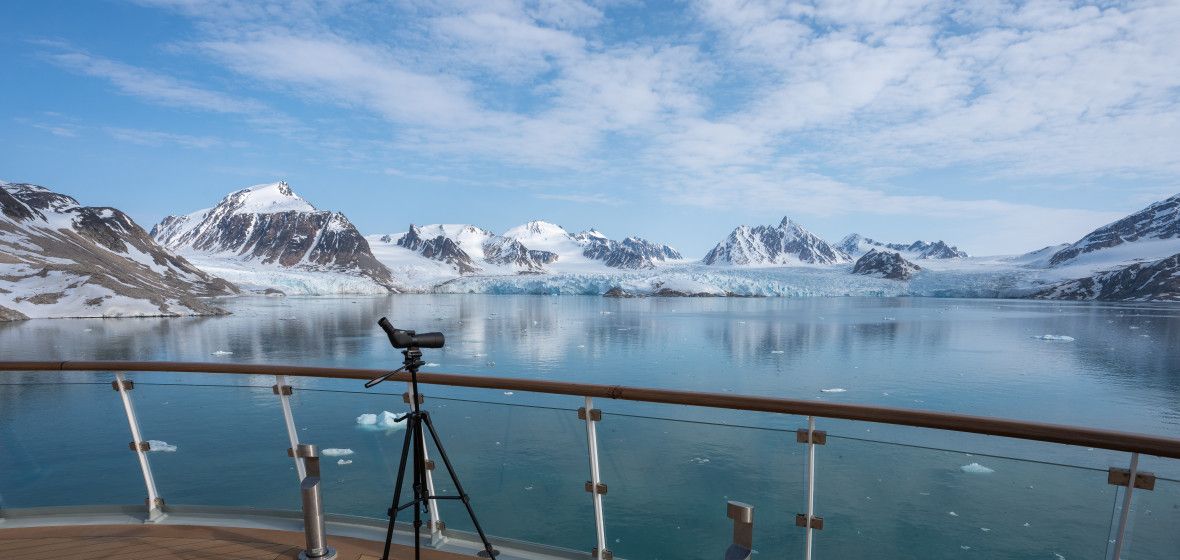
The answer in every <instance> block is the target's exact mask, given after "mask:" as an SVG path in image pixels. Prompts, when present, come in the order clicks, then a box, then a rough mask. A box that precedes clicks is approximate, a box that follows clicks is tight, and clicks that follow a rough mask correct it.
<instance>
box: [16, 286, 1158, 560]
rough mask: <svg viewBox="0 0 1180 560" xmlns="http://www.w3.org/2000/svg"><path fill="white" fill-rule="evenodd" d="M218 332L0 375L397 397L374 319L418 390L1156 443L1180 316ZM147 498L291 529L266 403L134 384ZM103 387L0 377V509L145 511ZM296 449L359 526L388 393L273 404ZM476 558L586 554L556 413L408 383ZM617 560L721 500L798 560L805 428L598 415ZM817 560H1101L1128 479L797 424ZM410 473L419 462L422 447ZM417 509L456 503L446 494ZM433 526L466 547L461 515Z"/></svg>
mask: <svg viewBox="0 0 1180 560" xmlns="http://www.w3.org/2000/svg"><path fill="white" fill-rule="evenodd" d="M222 303H223V305H224V306H225V307H226V308H227V309H229V310H230V311H232V314H231V315H228V316H224V317H190V318H142V319H58V320H31V321H24V322H17V323H7V324H0V359H3V360H168V361H202V362H223V363H266V364H290V365H301V366H303V365H315V366H340V367H364V368H377V369H386V370H392V369H394V368H397V367H398V366H399V365H400V363H401V359H402V357H401V355H400V354H399V353H398V352H397V351H396V350H395V349H394V348H392V347H391V346H390V344H389V342H388V340H387V339H386V337H385V335H384V333H383V332H382V331H381V330H380V329H379V328H378V327H377V320H378V319H379V318H381V317H388V318H389V319H390V320H391V321H392V322H393V323H394V324H395V325H396V326H398V327H399V328H407V329H415V330H418V331H420V332H427V331H440V332H442V333H444V335H445V336H446V345H445V346H444V347H443V348H441V349H427V350H425V351H424V354H425V355H424V360H425V361H426V362H427V366H425V367H424V368H423V369H422V371H424V372H446V373H459V374H466V375H482V376H489V377H504V378H523V379H545V380H556V381H573V382H585V383H597V384H604V385H624V386H633V387H654V388H665V389H680V390H690V391H702V392H709V393H718V394H727V395H754V396H771V397H783V398H791V399H805V400H814V401H817V402H825V401H826V402H837V403H858V404H871V405H880V406H890V407H900V408H906V409H917V410H931V411H944V412H956V413H965V414H974V415H983V416H992V417H1001V418H1012V419H1020V420H1030V421H1036V422H1049V423H1058V424H1068V425H1075V426H1085V427H1093V428H1102V429H1112V430H1121V431H1128V432H1136V433H1146V434H1155V435H1163V436H1169V437H1174V438H1175V437H1180V347H1178V346H1177V342H1178V341H1180V307H1177V306H1175V305H1163V304H1095V303H1068V302H1040V301H1016V300H965V299H938V298H902V297H899V298H636V299H612V298H602V297H593V296H507V295H480V294H453V295H451V294H448V295H394V296H382V297H361V296H339V297H336V296H333V297H307V298H299V297H247V298H237V299H231V300H226V301H224V302H222ZM128 377H129V378H130V379H132V380H134V382H135V389H134V390H133V391H132V392H131V397H132V399H133V403H134V407H135V410H136V412H137V414H138V417H139V418H138V419H139V423H140V426H141V427H142V429H143V433H144V437H145V438H147V439H150V440H154V442H155V443H153V447H154V450H153V451H152V452H150V453H149V458H150V462H151V466H152V469H153V472H154V474H155V478H156V482H157V485H158V488H159V491H160V494H161V495H162V497H163V498H164V499H165V501H166V502H167V503H168V504H170V505H174V506H179V505H193V506H224V507H235V508H252V509H260V510H267V509H287V510H295V509H298V507H299V492H298V480H297V475H296V473H295V469H294V466H293V463H292V460H291V459H290V458H288V457H287V454H286V449H287V447H288V446H289V443H288V436H287V432H286V430H285V427H284V420H283V415H282V411H281V408H280V403H279V399H278V397H276V396H275V395H274V393H273V392H272V390H271V385H274V384H275V378H274V377H271V376H242V375H208V374H170V373H130V374H128ZM111 379H112V375H111V374H109V373H84V372H83V373H58V372H3V373H0V517H2V516H3V512H4V510H10V509H20V508H38V507H51V506H78V505H123V504H127V505H133V504H142V500H143V498H144V496H145V491H144V486H143V478H142V476H141V474H140V471H139V468H138V464H137V461H136V459H135V455H134V454H133V453H131V452H129V451H128V449H127V442H128V441H130V438H131V436H130V433H129V429H128V423H127V419H126V416H125V414H124V412H123V408H122V404H121V401H120V399H119V397H118V395H117V394H116V393H115V392H114V391H113V390H112V388H111V385H110V381H111ZM290 383H291V384H292V385H294V386H295V391H294V394H293V395H292V397H291V403H292V407H293V415H294V419H295V424H296V431H297V433H298V437H299V439H300V440H301V441H303V442H306V443H313V444H316V445H318V446H319V447H320V448H321V449H322V450H324V457H323V460H322V462H323V470H324V481H325V483H326V484H325V488H324V503H325V508H326V510H327V511H328V512H329V513H333V514H343V515H351V516H360V517H368V518H374V519H382V518H384V517H385V512H386V509H387V508H388V507H389V505H390V503H389V502H390V499H391V496H392V493H393V480H394V477H395V475H396V471H397V463H398V458H399V453H400V450H401V447H402V442H403V438H404V433H405V432H404V427H403V426H404V423H403V424H394V425H392V426H389V427H385V426H379V425H373V424H364V423H358V419H361V420H362V421H363V419H364V417H363V416H362V415H367V414H378V415H380V414H381V413H383V412H385V411H390V412H392V413H394V414H397V415H400V414H402V413H404V412H405V409H406V405H405V403H404V402H403V400H402V396H401V394H402V393H403V392H404V391H405V390H406V387H405V385H404V384H401V383H384V384H382V385H379V386H377V387H376V388H374V389H371V390H367V389H365V388H364V387H363V382H361V381H352V380H322V379H307V378H290ZM422 390H423V393H424V395H425V405H424V406H425V409H426V410H428V411H429V412H430V413H431V416H432V418H433V421H434V424H435V425H436V426H437V428H438V432H439V436H440V439H441V440H442V442H443V443H444V445H445V447H446V451H447V453H448V455H449V457H450V459H451V461H452V463H453V465H454V468H455V471H456V474H457V476H458V478H459V480H460V481H461V482H462V484H463V487H464V488H465V490H466V491H467V493H468V494H469V495H470V497H471V503H472V505H473V508H474V510H475V512H476V514H477V516H478V518H479V520H480V522H481V524H482V525H483V527H484V529H485V530H487V531H488V532H489V533H490V534H492V535H495V536H498V537H504V538H511V539H517V540H524V541H531V542H537V543H541V544H546V545H551V546H557V547H563V548H568V549H573V550H578V551H583V552H586V553H589V552H590V550H591V549H592V548H593V547H595V546H596V536H595V523H594V510H593V507H592V499H591V495H590V494H588V493H587V492H586V490H585V488H584V486H585V482H586V481H587V480H589V479H590V474H589V461H588V452H587V435H586V427H585V423H584V422H583V421H580V420H579V419H578V416H577V409H578V408H579V407H582V406H585V404H586V403H585V401H584V399H583V398H580V397H573V396H559V395H544V394H535V393H526V392H520V391H503V390H488V389H463V388H452V387H442V386H431V385H424V386H423V388H422ZM593 406H595V407H596V408H599V409H601V410H602V411H603V418H602V420H601V421H600V422H598V423H597V424H596V428H597V437H598V452H599V457H600V462H601V471H602V476H601V478H602V481H603V483H605V484H606V485H607V493H606V494H605V495H604V496H603V505H604V518H605V528H606V531H605V532H606V539H607V545H608V548H609V549H611V550H612V552H613V553H614V555H615V557H618V558H629V559H684V558H701V559H710V558H720V557H722V556H723V555H724V552H725V549H726V547H727V546H728V545H729V543H730V538H731V532H732V525H731V521H730V520H729V519H727V517H726V502H727V501H729V500H736V501H740V502H744V503H747V504H749V505H751V506H753V507H754V545H755V546H754V548H755V556H754V557H755V558H802V557H803V550H804V546H805V545H804V538H805V530H804V529H802V528H799V527H797V526H796V524H795V521H796V515H797V514H800V513H804V512H806V508H807V495H808V494H807V492H808V485H807V479H806V465H807V461H806V459H807V452H808V448H807V446H806V445H804V444H800V443H798V442H797V440H796V430H797V429H800V428H805V427H807V423H808V419H807V418H806V417H799V416H790V415H780V414H766V413H752V412H738V411H729V410H719V409H711V408H701V407H687V406H677V405H658V404H649V403H633V402H626V401H617V400H611V399H595V400H594V402H593ZM814 420H815V424H816V429H818V430H823V431H825V432H826V435H827V441H826V443H825V444H824V445H819V446H816V447H815V466H814V469H815V479H814V482H815V488H814V504H815V506H814V507H815V509H814V512H815V515H817V516H820V517H823V519H824V527H823V529H822V530H817V531H815V532H814V547H815V549H814V554H815V557H816V558H875V559H903V558H931V559H935V558H989V559H992V558H1044V559H1046V560H1053V559H1056V558H1062V559H1068V560H1075V559H1090V558H1093V559H1102V558H1106V557H1107V556H1108V554H1109V553H1110V550H1111V548H1112V544H1111V540H1112V539H1113V529H1114V526H1115V524H1116V522H1117V520H1118V517H1119V514H1120V512H1121V507H1122V490H1120V489H1119V488H1118V487H1115V486H1112V485H1110V484H1108V483H1107V475H1108V469H1109V468H1110V467H1119V468H1127V466H1128V465H1129V463H1130V460H1131V458H1130V455H1129V454H1127V453H1120V452H1110V451H1104V450H1101V449H1090V448H1084V447H1075V446H1066V445H1058V444H1051V443H1038V442H1027V441H1020V440H1013V439H1008V438H997V437H988V436H980V435H970V434H960V433H954V432H945V431H938V430H929V429H919V428H905V427H897V426H888V425H881V424H873V423H865V422H852V421H841V420H832V419H826V418H816V419H814ZM430 451H431V453H432V454H437V449H435V448H434V447H433V446H432V447H431V448H430ZM1140 469H1141V470H1146V471H1150V472H1152V473H1153V474H1155V475H1156V485H1155V489H1154V490H1151V491H1147V490H1136V491H1135V492H1134V493H1133V498H1134V500H1133V502H1132V507H1131V510H1130V514H1129V519H1130V524H1129V533H1128V534H1129V535H1130V540H1129V544H1128V545H1127V548H1126V550H1125V552H1124V556H1123V557H1124V558H1145V559H1146V558H1175V557H1177V556H1178V555H1180V531H1176V528H1177V527H1180V461H1178V460H1165V459H1160V458H1155V457H1147V456H1144V457H1142V458H1141V459H1140ZM434 477H435V482H436V486H437V491H438V492H439V493H440V494H448V493H450V494H454V493H455V492H456V488H455V486H454V484H453V483H451V481H450V478H449V477H448V476H447V473H446V471H445V470H444V469H442V468H441V467H440V468H439V469H436V470H435V471H434ZM439 513H440V516H441V518H442V519H443V521H444V522H445V523H446V524H447V526H448V527H449V528H453V529H460V530H462V529H470V528H471V522H470V520H469V519H468V518H467V514H466V512H465V511H464V510H463V509H462V508H461V507H460V506H458V504H457V503H456V502H447V503H444V504H442V505H441V506H440V509H439Z"/></svg>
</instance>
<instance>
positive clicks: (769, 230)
mask: <svg viewBox="0 0 1180 560" xmlns="http://www.w3.org/2000/svg"><path fill="white" fill-rule="evenodd" d="M850 260H852V258H851V257H849V256H848V254H847V253H845V252H844V251H841V250H840V249H838V248H836V247H834V246H832V245H830V244H829V243H828V242H827V241H824V240H823V239H820V238H819V237H816V236H815V235H813V234H812V233H811V232H809V231H807V230H806V229H804V228H803V227H802V226H800V225H799V224H796V223H795V222H793V221H791V220H790V218H783V221H782V222H781V223H779V225H777V226H756V227H750V226H739V227H738V228H737V229H735V230H733V232H732V233H730V234H729V236H728V237H726V238H725V240H724V241H722V242H721V243H718V244H717V246H716V247H713V249H712V250H710V251H709V253H708V254H706V255H705V258H704V259H702V262H704V263H705V264H707V265H775V264H799V263H806V264H837V263H844V262H848V261H850Z"/></svg>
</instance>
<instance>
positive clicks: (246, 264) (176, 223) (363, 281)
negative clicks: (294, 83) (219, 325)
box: [152, 182, 397, 294]
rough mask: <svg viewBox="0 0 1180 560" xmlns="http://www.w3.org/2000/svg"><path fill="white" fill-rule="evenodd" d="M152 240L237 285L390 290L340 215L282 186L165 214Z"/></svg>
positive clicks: (386, 276) (295, 290)
mask: <svg viewBox="0 0 1180 560" xmlns="http://www.w3.org/2000/svg"><path fill="white" fill-rule="evenodd" d="M152 237H153V238H155V239H156V240H157V241H159V242H160V243H161V244H162V245H164V246H165V247H168V248H169V249H171V250H173V251H175V252H177V253H179V254H181V255H184V256H185V257H187V258H188V259H189V260H191V261H193V262H194V263H196V264H197V265H198V266H200V267H201V268H203V269H205V270H210V271H216V273H217V274H219V275H221V276H222V277H224V278H227V279H230V280H232V281H234V282H236V283H238V284H241V285H243V286H248V287H253V288H257V289H277V290H280V291H283V292H285V293H290V294H308V293H311V294H318V293H388V292H390V291H396V290H397V287H396V285H395V283H394V282H393V278H392V277H391V276H390V272H389V269H387V268H386V267H385V266H384V265H382V264H381V263H380V262H378V260H377V259H376V257H374V256H373V254H372V252H371V250H370V248H369V244H368V242H367V241H366V240H365V238H364V236H362V235H361V234H360V232H358V231H357V229H356V227H354V226H353V225H352V223H351V222H350V221H349V220H348V218H347V217H345V216H344V214H341V213H339V212H331V211H321V210H317V209H316V208H315V207H314V206H312V205H311V204H309V203H308V202H307V201H305V200H303V199H302V198H301V197H299V195H297V194H295V192H294V191H292V190H291V187H290V186H289V185H287V183H285V182H278V183H269V184H264V185H255V186H253V187H248V188H245V189H242V190H239V191H236V192H233V193H230V194H229V195H228V196H226V197H225V198H224V199H222V200H221V201H220V202H219V203H218V204H217V205H216V206H214V207H213V208H210V209H207V210H200V211H197V212H194V213H192V214H188V215H184V216H168V217H166V218H164V220H163V221H161V222H160V223H159V224H157V225H156V227H154V228H152Z"/></svg>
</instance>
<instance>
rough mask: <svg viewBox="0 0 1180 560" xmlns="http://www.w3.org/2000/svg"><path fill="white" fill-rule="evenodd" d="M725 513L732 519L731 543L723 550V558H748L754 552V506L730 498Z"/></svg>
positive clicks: (736, 559) (737, 559)
mask: <svg viewBox="0 0 1180 560" xmlns="http://www.w3.org/2000/svg"><path fill="white" fill-rule="evenodd" d="M725 515H726V516H728V517H729V518H730V519H732V520H733V543H732V544H730V545H729V548H727V549H726V550H725V560H750V558H751V557H752V556H753V554H754V506H751V505H749V504H743V503H742V502H735V501H733V500H730V501H729V502H728V503H726V504H725Z"/></svg>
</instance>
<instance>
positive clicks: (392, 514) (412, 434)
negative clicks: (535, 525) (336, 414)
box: [365, 318, 500, 560]
mask: <svg viewBox="0 0 1180 560" xmlns="http://www.w3.org/2000/svg"><path fill="white" fill-rule="evenodd" d="M378 324H380V325H381V327H382V328H383V329H385V332H386V334H388V335H389V340H390V342H391V343H392V344H393V345H394V347H395V348H405V350H402V355H403V356H405V361H404V362H403V365H402V367H401V368H400V369H398V370H396V371H393V372H390V373H389V374H386V375H384V376H382V377H378V378H375V379H372V380H370V381H369V382H368V383H365V388H370V387H373V386H374V385H376V384H378V383H381V382H382V381H385V380H387V379H389V378H390V377H393V375H394V374H396V373H399V372H402V371H408V372H410V412H409V413H408V414H406V415H405V416H403V417H402V419H401V420H398V421H399V422H401V421H402V420H405V421H406V422H408V424H407V425H406V438H405V441H404V442H403V443H402V455H401V460H400V461H399V463H398V467H397V481H396V482H395V483H394V484H395V486H394V487H393V503H392V504H391V505H390V507H389V529H388V530H387V531H386V532H385V553H384V554H383V555H382V556H381V558H382V560H389V548H390V545H391V544H392V543H393V527H394V524H395V523H396V521H397V514H398V513H399V512H401V511H402V510H404V509H406V508H413V509H414V560H419V559H420V557H421V554H422V513H423V512H426V513H429V511H430V507H431V506H430V502H431V500H434V501H437V500H460V501H462V502H463V506H464V507H466V508H467V515H469V516H471V523H472V524H473V525H475V531H476V532H477V533H479V540H480V542H482V543H483V548H484V549H483V550H482V551H480V552H479V554H478V555H479V556H481V557H484V558H495V557H496V555H497V554H499V553H500V551H498V550H495V549H493V548H492V545H491V543H489V542H488V538H487V536H486V535H484V533H483V528H482V527H480V525H479V520H478V519H476V518H475V510H473V509H472V508H471V499H470V498H469V497H468V496H467V492H465V491H464V490H463V485H462V484H460V483H459V477H458V476H457V475H456V474H455V469H454V468H453V467H452V466H451V460H450V458H448V457H447V451H446V449H444V448H443V444H442V441H440V440H439V438H438V432H437V431H435V429H434V423H433V422H431V421H430V413H429V412H426V411H425V410H422V409H421V407H420V406H419V401H418V399H419V397H418V368H419V367H421V366H423V365H425V362H423V361H422V350H421V349H420V348H419V345H418V336H421V337H422V340H424V341H427V340H430V341H433V340H434V339H432V338H427V337H429V336H430V335H432V334H438V337H437V346H435V345H434V344H429V343H427V344H429V346H430V347H435V348H438V347H442V334H441V333H426V334H423V335H415V333H414V331H404V330H397V329H394V328H393V326H392V325H390V324H389V321H388V320H386V319H385V318H382V319H381V321H380V322H379V323H378ZM423 425H425V426H426V429H427V430H429V431H430V439H431V440H433V441H434V446H435V448H437V449H438V456H439V458H441V459H442V462H443V465H445V466H446V467H447V474H449V475H450V476H451V482H453V483H454V484H455V490H456V491H457V492H458V493H459V495H458V496H437V495H435V496H432V495H430V494H428V493H427V486H426V457H425V449H426V448H425V446H426V441H425V438H424V436H423V435H422V426H423ZM411 445H412V446H413V453H414V466H413V471H414V472H413V477H414V478H413V484H412V486H413V489H414V499H413V500H411V501H409V502H406V503H404V504H402V503H401V498H402V483H403V482H404V481H405V477H406V460H407V459H408V458H409V456H410V446H411Z"/></svg>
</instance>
